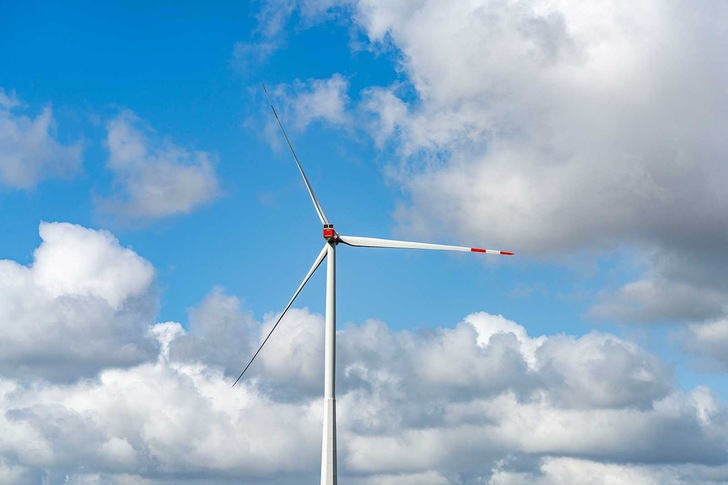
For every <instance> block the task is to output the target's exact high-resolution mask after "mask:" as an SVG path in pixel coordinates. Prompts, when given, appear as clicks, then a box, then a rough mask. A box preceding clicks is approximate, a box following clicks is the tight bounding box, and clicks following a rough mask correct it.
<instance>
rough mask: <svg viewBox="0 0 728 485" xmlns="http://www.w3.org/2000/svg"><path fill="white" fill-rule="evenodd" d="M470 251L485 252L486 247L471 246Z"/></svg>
mask: <svg viewBox="0 0 728 485" xmlns="http://www.w3.org/2000/svg"><path fill="white" fill-rule="evenodd" d="M470 251H472V252H474V253H484V252H485V249H480V248H470Z"/></svg>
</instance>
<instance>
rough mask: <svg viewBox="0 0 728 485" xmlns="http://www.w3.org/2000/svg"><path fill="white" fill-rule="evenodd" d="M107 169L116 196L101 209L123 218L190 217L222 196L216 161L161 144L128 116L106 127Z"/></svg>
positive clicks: (108, 200) (121, 116) (172, 145)
mask: <svg viewBox="0 0 728 485" xmlns="http://www.w3.org/2000/svg"><path fill="white" fill-rule="evenodd" d="M106 128H107V138H106V144H107V147H108V150H109V159H108V162H107V167H108V168H109V170H111V171H112V172H113V173H114V188H115V190H116V193H115V194H114V195H113V196H112V197H111V198H108V199H102V200H101V201H100V208H101V209H102V210H104V211H106V212H109V213H111V214H113V215H116V216H118V217H121V218H130V219H141V220H147V221H149V220H154V219H160V218H163V217H168V216H172V215H175V214H180V213H182V214H186V213H189V212H191V211H192V210H194V209H195V208H197V207H199V206H200V205H202V204H205V203H207V202H209V201H211V200H213V199H214V198H215V197H217V196H218V195H219V194H220V187H219V182H218V179H217V175H216V174H215V169H214V167H213V163H212V161H211V159H210V155H209V154H207V153H206V152H202V151H188V150H185V149H182V148H179V147H178V146H176V145H174V144H173V143H171V142H169V141H165V142H162V143H158V144H155V143H153V142H152V141H151V140H150V139H149V137H148V136H147V133H146V132H148V131H149V130H148V129H145V128H144V125H143V123H142V122H141V120H139V119H138V118H137V117H136V115H134V114H133V113H132V112H131V111H124V112H122V113H121V114H119V115H118V116H117V117H116V118H114V119H112V120H111V121H109V122H108V123H107V125H106Z"/></svg>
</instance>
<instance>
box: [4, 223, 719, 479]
mask: <svg viewBox="0 0 728 485" xmlns="http://www.w3.org/2000/svg"><path fill="white" fill-rule="evenodd" d="M40 232H41V237H42V240H43V241H42V243H41V245H40V246H39V248H38V249H37V250H36V252H35V260H34V262H33V264H32V265H31V266H30V267H24V266H21V265H18V264H17V263H15V262H13V261H3V262H2V265H0V267H2V268H3V271H5V272H6V275H8V277H3V278H2V280H1V281H3V282H4V283H3V284H4V285H6V288H4V291H3V292H2V294H5V295H8V294H9V292H11V291H15V293H12V294H11V296H12V297H11V298H3V299H2V300H0V316H2V317H1V318H2V321H3V322H5V324H4V327H5V330H6V332H4V333H6V334H7V333H8V332H7V331H8V330H9V335H10V337H8V336H4V337H3V338H6V339H7V338H10V339H12V341H6V342H3V345H2V346H0V362H2V363H3V364H2V366H0V410H1V411H2V412H1V413H0V426H1V427H2V429H3V430H4V431H3V433H2V436H0V478H8V479H9V480H11V481H13V482H15V483H37V482H38V481H45V482H46V483H171V482H174V483H200V482H204V483H232V482H235V483H256V482H261V481H265V482H266V483H279V484H284V483H301V482H306V481H315V480H316V477H317V475H318V465H319V449H320V432H321V429H320V428H321V414H322V404H321V399H320V394H321V386H322V384H321V383H322V379H321V376H322V370H323V369H322V367H323V358H322V354H323V352H322V348H321V347H322V342H323V338H322V336H323V318H322V316H321V315H317V314H312V313H310V312H309V311H308V310H306V309H294V310H293V311H292V312H291V314H290V315H289V316H287V317H286V319H285V320H284V321H283V322H282V324H281V327H280V328H279V330H278V331H277V333H276V334H275V335H274V337H273V338H272V339H271V341H270V344H271V345H270V347H266V349H265V350H264V352H263V353H262V354H261V356H260V357H261V358H260V360H259V361H256V363H255V364H254V366H253V367H252V369H251V370H252V373H251V375H250V377H249V378H246V380H244V381H242V382H241V383H240V385H239V386H236V387H235V388H232V389H231V388H230V385H231V383H232V382H233V380H234V376H236V375H237V373H238V372H239V371H240V368H241V365H242V364H243V361H244V360H245V359H246V358H247V357H248V356H249V355H250V353H251V352H252V350H253V349H254V348H255V347H256V346H257V344H258V342H259V341H260V339H261V338H262V337H263V336H264V335H265V334H266V333H267V330H268V328H269V326H270V325H271V324H272V323H273V322H274V321H275V320H274V319H275V317H276V315H274V314H270V315H267V316H266V317H265V318H264V319H263V321H261V322H258V321H256V320H255V318H254V317H253V315H251V314H250V312H248V311H247V310H245V308H243V307H242V305H241V304H240V301H239V300H238V299H237V298H236V297H234V296H231V295H228V294H226V293H225V292H224V290H223V289H221V288H217V289H213V290H212V291H211V292H210V294H209V295H208V296H207V297H206V299H205V300H204V301H203V302H202V303H201V304H200V306H199V307H197V308H195V309H193V310H191V312H190V319H189V323H188V325H187V326H186V328H185V327H183V326H182V325H180V324H179V323H176V322H166V323H157V324H154V323H153V321H150V316H151V318H153V314H154V311H153V310H150V309H149V308H150V307H149V306H144V305H140V304H139V302H140V301H144V300H147V299H150V298H151V299H153V295H154V294H155V291H154V284H153V276H154V271H153V268H152V267H151V265H150V264H149V263H148V262H147V261H145V260H144V259H143V258H141V257H140V256H138V255H137V254H135V253H134V252H133V251H131V250H129V249H126V248H123V247H122V246H120V244H119V242H118V241H117V240H116V239H115V238H114V237H113V236H111V235H110V234H109V233H108V232H105V231H94V230H90V229H86V228H82V227H79V226H73V225H70V224H61V223H53V224H45V223H44V224H42V225H41V229H40ZM8 271H11V272H13V273H12V274H8V273H7V272H8ZM13 285H15V288H14V289H13ZM26 300H27V301H28V303H27V304H26V303H24V301H26ZM18 306H22V307H23V308H22V309H23V311H22V312H21V311H19V310H18V309H17V307H18ZM31 306H32V307H33V310H32V311H30V310H29V307H31ZM131 308H133V309H134V310H133V311H132V310H131ZM140 308H146V309H145V310H143V311H142V310H140ZM93 311H95V312H96V313H93ZM130 311H132V312H136V313H135V314H134V315H133V316H132V314H130V313H128V312H130ZM13 312H15V313H13ZM78 315H81V317H78ZM61 330H63V331H61ZM30 335H34V336H36V339H37V340H36V342H39V343H40V350H39V349H37V348H35V347H34V346H32V345H25V343H24V342H23V341H22V340H21V337H24V336H30ZM338 340H339V350H338V353H337V354H338V357H339V360H338V375H339V384H338V386H337V387H338V407H339V409H338V413H337V414H338V416H339V446H340V455H339V462H340V474H341V476H342V480H343V479H346V480H347V481H350V482H351V483H362V484H364V483H425V484H427V483H431V484H439V483H453V484H456V483H519V482H523V481H536V482H538V483H558V482H559V481H564V480H567V481H568V480H570V479H569V477H576V476H579V477H591V478H590V480H591V482H590V483H611V482H610V480H612V481H616V482H617V483H619V482H620V481H621V482H633V483H634V482H635V480H636V481H637V482H640V483H670V481H671V480H672V482H673V483H678V482H681V481H688V480H689V481H693V482H696V483H697V482H700V481H701V480H702V481H706V482H707V481H708V480H726V479H728V467H727V466H726V465H727V464H728V456H726V445H727V444H728V443H726V436H728V426H727V425H728V414H727V413H726V407H725V406H724V404H723V403H721V402H720V401H719V400H718V399H717V398H716V397H715V396H714V395H713V393H712V392H711V391H710V390H709V389H708V388H704V387H697V388H694V389H692V390H689V391H681V390H679V389H678V388H677V386H676V384H675V382H674V380H673V377H672V374H671V371H670V369H669V367H668V366H667V365H666V364H665V363H664V362H662V361H661V360H660V359H659V358H657V357H656V356H654V355H652V354H650V353H648V352H646V351H645V350H643V349H642V348H640V347H639V346H637V345H636V344H634V343H631V342H629V341H626V340H623V339H620V338H618V337H616V336H614V335H610V334H606V333H600V332H591V333H588V334H586V335H584V336H582V337H573V336H569V335H543V336H538V337H532V336H529V335H528V332H527V331H526V329H525V328H524V327H523V326H522V325H519V324H518V323H515V322H513V321H510V320H508V319H506V318H504V317H502V316H496V315H490V314H487V313H474V314H471V315H468V316H466V317H465V319H464V320H463V321H462V322H460V323H458V324H457V325H455V326H454V327H452V328H440V329H434V330H428V331H415V332H408V331H394V330H392V329H390V328H389V327H388V326H387V325H386V324H385V323H383V322H378V321H375V320H371V321H367V322H364V323H362V324H354V323H349V324H345V325H343V326H342V327H341V329H340V331H339V335H338ZM42 349H56V350H57V351H59V352H61V353H62V355H60V356H58V360H57V361H56V362H49V360H48V359H47V355H46V352H45V351H43V350H42ZM89 349H95V350H96V351H95V353H94V352H89ZM119 349H126V351H124V352H120V351H119ZM128 349H136V351H135V352H130V351H129V350H128ZM63 362H65V363H70V364H73V365H70V364H69V365H68V366H60V369H61V370H62V372H61V371H58V372H55V373H54V372H53V371H52V368H53V367H59V363H63ZM18 369H23V372H22V373H20V372H19V371H18Z"/></svg>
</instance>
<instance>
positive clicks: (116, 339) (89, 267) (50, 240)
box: [0, 223, 156, 381]
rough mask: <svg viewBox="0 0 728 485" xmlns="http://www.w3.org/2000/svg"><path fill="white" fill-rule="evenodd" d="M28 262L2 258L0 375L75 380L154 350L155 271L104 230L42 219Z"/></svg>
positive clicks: (139, 359)
mask: <svg viewBox="0 0 728 485" xmlns="http://www.w3.org/2000/svg"><path fill="white" fill-rule="evenodd" d="M40 236H41V239H42V240H43V241H42V243H41V245H40V246H39V247H38V249H36V251H35V253H34V262H33V264H32V265H31V266H30V267H26V266H22V265H19V264H18V263H16V262H14V261H9V260H1V261H0V275H1V277H0V321H2V322H3V331H2V332H0V374H3V375H7V376H20V377H23V378H25V379H30V380H31V381H35V380H37V379H64V380H65V379H74V378H77V377H80V376H87V375H92V374H93V373H94V372H96V371H97V370H99V369H100V368H103V367H104V366H107V365H114V366H125V365H135V364H138V363H139V362H142V361H144V360H147V359H149V358H151V357H153V356H154V354H155V353H156V345H155V344H154V342H153V341H151V340H150V339H147V338H145V337H144V329H145V328H146V326H147V325H149V324H151V323H152V322H153V318H154V314H155V313H156V292H155V289H154V285H153V283H154V269H153V268H152V266H151V265H150V264H149V263H148V262H147V261H145V260H144V259H142V258H140V257H139V256H138V255H136V254H135V253H134V252H132V251H131V250H129V249H126V248H123V247H121V246H120V245H119V242H118V241H117V240H116V239H115V238H114V237H113V236H112V235H111V234H110V233H108V232H106V231H93V230H90V229H86V228H83V227H80V226H75V225H72V224H67V223H41V225H40Z"/></svg>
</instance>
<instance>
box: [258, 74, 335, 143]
mask: <svg viewBox="0 0 728 485" xmlns="http://www.w3.org/2000/svg"><path fill="white" fill-rule="evenodd" d="M348 89H349V81H348V80H347V79H345V78H344V77H343V76H341V75H340V74H334V75H332V76H331V77H330V78H327V79H309V80H307V81H305V82H304V81H299V80H296V81H295V82H294V83H292V84H290V85H286V84H280V85H278V86H275V87H274V88H273V89H271V94H272V95H273V97H272V99H271V101H272V102H273V105H274V106H275V108H276V111H278V113H279V114H280V115H281V118H282V119H281V121H282V122H283V125H284V126H285V127H287V126H291V127H292V128H293V129H295V130H298V131H302V130H305V129H306V127H308V125H310V124H311V123H314V122H316V121H321V122H327V123H331V124H335V125H343V126H346V125H348V124H349V123H350V115H349V113H348V112H347V105H348V104H349V97H348V94H347V91H348ZM281 102H282V104H281ZM266 126H267V131H268V133H275V132H277V130H278V127H277V124H276V122H275V120H271V119H267V122H266ZM277 138H278V137H276V139H277Z"/></svg>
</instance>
